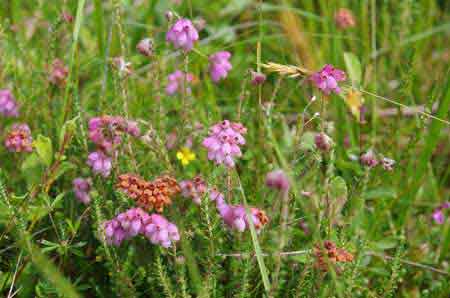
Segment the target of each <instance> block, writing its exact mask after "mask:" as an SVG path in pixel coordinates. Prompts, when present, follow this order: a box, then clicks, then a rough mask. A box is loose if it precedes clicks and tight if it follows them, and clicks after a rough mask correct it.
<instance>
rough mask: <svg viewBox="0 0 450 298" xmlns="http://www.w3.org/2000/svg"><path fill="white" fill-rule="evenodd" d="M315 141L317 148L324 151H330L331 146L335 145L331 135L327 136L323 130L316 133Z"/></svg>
mask: <svg viewBox="0 0 450 298" xmlns="http://www.w3.org/2000/svg"><path fill="white" fill-rule="evenodd" d="M314 143H315V145H316V147H317V149H319V150H321V151H323V152H328V151H330V149H331V146H332V145H333V141H332V140H331V138H330V137H329V136H327V135H326V134H324V133H323V132H320V133H318V134H316V135H315V137H314Z"/></svg>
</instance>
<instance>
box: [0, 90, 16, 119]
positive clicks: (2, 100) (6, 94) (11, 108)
mask: <svg viewBox="0 0 450 298" xmlns="http://www.w3.org/2000/svg"><path fill="white" fill-rule="evenodd" d="M0 114H2V115H3V116H5V117H18V116H19V106H18V104H17V102H16V99H15V98H14V95H13V94H12V92H11V91H10V90H8V89H3V90H0Z"/></svg>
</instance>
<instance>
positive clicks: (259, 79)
mask: <svg viewBox="0 0 450 298" xmlns="http://www.w3.org/2000/svg"><path fill="white" fill-rule="evenodd" d="M250 75H251V78H252V80H251V82H252V85H253V86H257V85H262V84H264V82H265V81H266V75H265V74H263V73H261V72H256V71H253V70H252V71H250Z"/></svg>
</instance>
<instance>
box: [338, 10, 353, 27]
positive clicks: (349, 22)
mask: <svg viewBox="0 0 450 298" xmlns="http://www.w3.org/2000/svg"><path fill="white" fill-rule="evenodd" d="M334 21H335V22H336V25H337V26H338V27H339V28H340V29H347V28H351V27H355V26H356V20H355V17H354V16H353V13H352V11H351V10H349V9H347V8H340V9H339V10H338V11H337V12H336V14H335V15H334Z"/></svg>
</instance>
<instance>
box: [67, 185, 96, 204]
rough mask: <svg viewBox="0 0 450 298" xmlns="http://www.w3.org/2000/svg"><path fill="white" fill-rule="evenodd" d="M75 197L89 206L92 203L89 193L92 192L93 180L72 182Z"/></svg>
mask: <svg viewBox="0 0 450 298" xmlns="http://www.w3.org/2000/svg"><path fill="white" fill-rule="evenodd" d="M72 184H73V191H74V192H75V197H76V198H77V199H78V200H79V201H80V202H81V203H83V204H85V205H87V204H89V203H90V201H91V197H90V196H89V191H90V190H91V186H92V181H91V179H84V178H75V179H74V180H73V181H72Z"/></svg>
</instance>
